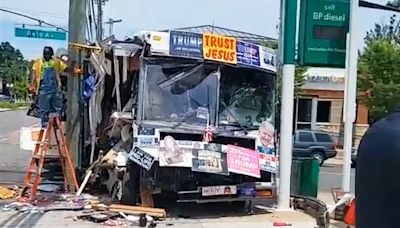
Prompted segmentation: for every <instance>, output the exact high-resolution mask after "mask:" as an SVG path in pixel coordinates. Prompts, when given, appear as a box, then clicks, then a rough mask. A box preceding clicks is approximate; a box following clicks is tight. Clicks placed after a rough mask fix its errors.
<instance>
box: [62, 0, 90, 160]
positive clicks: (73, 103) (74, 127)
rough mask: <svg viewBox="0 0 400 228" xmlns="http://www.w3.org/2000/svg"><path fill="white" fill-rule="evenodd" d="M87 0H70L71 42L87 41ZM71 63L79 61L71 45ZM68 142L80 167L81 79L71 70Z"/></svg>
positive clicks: (69, 79)
mask: <svg viewBox="0 0 400 228" xmlns="http://www.w3.org/2000/svg"><path fill="white" fill-rule="evenodd" d="M85 32H86V1H82V0H70V1H69V36H68V41H69V42H70V43H81V44H85V43H86V36H85V34H86V33H85ZM68 52H69V63H68V65H69V66H70V67H71V68H73V67H74V66H75V65H76V64H78V61H79V59H78V58H79V54H78V52H77V50H75V49H74V48H72V47H71V46H69V50H68ZM67 80H68V81H67V108H66V111H67V123H66V124H67V144H68V149H69V152H70V153H71V157H72V159H73V161H74V165H75V167H78V168H79V167H80V162H79V160H80V156H81V155H82V151H81V147H80V145H81V143H82V141H81V140H82V139H81V138H80V135H81V130H82V129H81V123H80V122H81V120H80V114H79V104H80V94H79V82H80V79H79V77H77V76H74V75H73V74H72V72H71V71H70V72H69V73H68V79H67Z"/></svg>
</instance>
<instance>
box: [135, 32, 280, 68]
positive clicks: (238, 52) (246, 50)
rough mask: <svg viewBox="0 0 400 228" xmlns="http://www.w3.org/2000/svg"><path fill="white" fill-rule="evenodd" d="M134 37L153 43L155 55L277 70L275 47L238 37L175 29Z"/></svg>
mask: <svg viewBox="0 0 400 228" xmlns="http://www.w3.org/2000/svg"><path fill="white" fill-rule="evenodd" d="M133 37H134V38H136V39H139V40H141V41H142V42H145V43H147V44H150V53H151V55H152V56H167V57H180V58H191V59H204V60H208V61H215V62H222V63H227V64H233V65H241V66H248V67H252V68H259V69H264V70H267V71H271V72H273V73H276V64H277V59H276V53H275V50H273V49H271V48H267V47H264V46H261V45H258V44H254V43H249V42H245V41H242V40H240V39H237V38H235V37H228V36H221V35H216V34H209V33H204V34H199V33H192V32H184V31H175V30H171V31H169V32H157V31H141V32H139V33H136V34H134V35H133Z"/></svg>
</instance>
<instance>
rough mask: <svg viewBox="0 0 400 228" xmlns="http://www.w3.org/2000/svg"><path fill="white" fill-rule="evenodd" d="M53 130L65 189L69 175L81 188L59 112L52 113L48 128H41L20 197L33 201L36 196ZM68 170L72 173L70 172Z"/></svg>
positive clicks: (76, 186) (76, 187) (67, 186)
mask: <svg viewBox="0 0 400 228" xmlns="http://www.w3.org/2000/svg"><path fill="white" fill-rule="evenodd" d="M52 130H53V131H54V135H55V138H56V141H57V148H58V152H59V157H58V158H59V159H60V163H61V167H62V171H63V176H64V190H65V191H69V181H68V177H70V178H71V179H72V181H73V184H74V186H75V191H78V189H79V185H78V180H77V179H76V173H75V168H74V165H73V163H72V160H71V157H70V155H69V151H68V148H67V145H66V139H65V136H64V132H63V130H62V125H61V121H60V118H59V116H58V115H57V114H54V113H50V114H49V123H48V126H47V128H46V129H44V128H42V129H41V130H40V133H39V139H38V142H37V143H36V146H35V149H34V151H33V155H32V158H31V161H30V163H29V166H28V169H27V171H26V175H25V179H24V187H23V189H22V191H21V194H20V197H19V198H20V199H26V198H27V199H28V200H29V201H32V200H34V199H35V197H36V192H37V189H38V185H39V184H40V180H41V174H42V171H43V166H44V162H45V159H46V153H47V150H48V149H49V144H50V142H51V132H52ZM67 166H68V167H67ZM68 171H69V172H70V173H68ZM68 174H70V175H68ZM29 190H30V191H29Z"/></svg>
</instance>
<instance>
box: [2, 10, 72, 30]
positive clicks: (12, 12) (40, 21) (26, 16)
mask: <svg viewBox="0 0 400 228" xmlns="http://www.w3.org/2000/svg"><path fill="white" fill-rule="evenodd" d="M0 11H3V12H6V13H11V14H14V15H18V16H21V17H25V18H29V19H31V20H34V21H37V22H39V25H41V24H45V25H48V26H51V27H54V28H57V29H60V30H62V31H64V32H68V30H66V29H63V28H61V27H60V26H57V25H54V24H51V23H48V22H46V21H44V20H41V19H38V18H35V17H31V16H28V15H26V14H22V13H18V12H15V11H12V10H7V9H3V8H0Z"/></svg>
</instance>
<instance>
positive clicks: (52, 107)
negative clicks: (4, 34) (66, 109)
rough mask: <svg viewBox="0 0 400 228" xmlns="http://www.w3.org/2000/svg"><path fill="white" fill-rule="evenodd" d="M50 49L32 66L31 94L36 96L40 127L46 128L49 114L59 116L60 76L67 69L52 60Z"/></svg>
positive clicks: (57, 60) (60, 101) (65, 66)
mask: <svg viewBox="0 0 400 228" xmlns="http://www.w3.org/2000/svg"><path fill="white" fill-rule="evenodd" d="M53 56H54V51H53V48H51V47H45V48H44V50H43V58H40V59H37V60H36V61H35V62H34V63H33V66H32V70H33V74H32V84H31V86H30V88H29V90H30V92H31V93H34V94H35V95H37V96H38V106H39V115H40V119H41V122H42V127H43V128H45V127H47V123H48V115H49V113H53V112H54V113H58V114H59V116H61V109H62V105H63V103H62V94H61V79H60V74H61V73H62V72H63V71H64V70H65V69H66V68H67V65H66V64H65V63H63V62H62V61H61V60H59V59H57V58H54V57H53Z"/></svg>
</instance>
